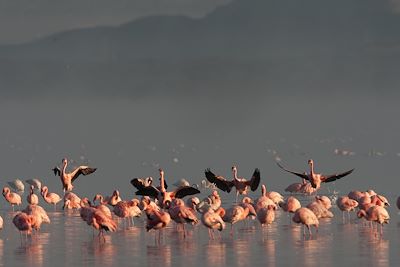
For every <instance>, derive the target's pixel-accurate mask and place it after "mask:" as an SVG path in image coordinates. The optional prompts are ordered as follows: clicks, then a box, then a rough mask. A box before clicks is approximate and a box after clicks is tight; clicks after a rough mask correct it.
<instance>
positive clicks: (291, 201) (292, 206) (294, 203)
mask: <svg viewBox="0 0 400 267" xmlns="http://www.w3.org/2000/svg"><path fill="white" fill-rule="evenodd" d="M279 206H280V207H281V208H282V209H283V210H284V211H286V212H289V213H295V212H296V210H298V209H300V208H301V204H300V201H299V200H298V199H297V198H295V197H293V196H290V197H288V198H287V199H286V201H285V202H281V203H279ZM257 214H258V211H257Z"/></svg>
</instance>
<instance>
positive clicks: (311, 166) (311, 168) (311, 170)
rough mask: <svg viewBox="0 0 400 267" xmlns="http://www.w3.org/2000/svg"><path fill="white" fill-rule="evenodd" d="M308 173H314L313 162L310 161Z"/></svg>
mask: <svg viewBox="0 0 400 267" xmlns="http://www.w3.org/2000/svg"><path fill="white" fill-rule="evenodd" d="M310 174H311V176H313V175H314V163H312V162H311V163H310Z"/></svg>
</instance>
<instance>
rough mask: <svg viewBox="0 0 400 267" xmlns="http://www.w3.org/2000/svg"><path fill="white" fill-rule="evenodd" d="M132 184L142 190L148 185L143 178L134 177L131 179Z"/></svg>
mask: <svg viewBox="0 0 400 267" xmlns="http://www.w3.org/2000/svg"><path fill="white" fill-rule="evenodd" d="M131 185H133V186H134V187H135V188H136V189H138V190H141V189H142V188H144V187H146V186H145V183H144V181H143V179H141V178H133V179H132V180H131Z"/></svg>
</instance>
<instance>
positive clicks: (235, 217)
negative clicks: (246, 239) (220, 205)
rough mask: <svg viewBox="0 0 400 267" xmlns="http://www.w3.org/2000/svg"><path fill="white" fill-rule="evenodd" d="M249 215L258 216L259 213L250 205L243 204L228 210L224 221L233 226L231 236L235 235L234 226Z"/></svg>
mask: <svg viewBox="0 0 400 267" xmlns="http://www.w3.org/2000/svg"><path fill="white" fill-rule="evenodd" d="M248 215H252V216H257V213H256V211H255V210H254V208H253V206H251V205H250V204H247V203H241V204H239V205H234V206H232V207H230V208H229V209H227V210H226V212H225V215H224V216H223V217H222V219H223V220H224V222H226V223H230V224H231V235H233V225H234V224H235V223H237V222H239V221H242V220H244V219H246V218H247V216H248Z"/></svg>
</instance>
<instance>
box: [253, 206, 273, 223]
mask: <svg viewBox="0 0 400 267" xmlns="http://www.w3.org/2000/svg"><path fill="white" fill-rule="evenodd" d="M275 210H276V206H275V205H268V206H267V207H263V208H260V209H258V210H257V219H258V221H259V222H260V223H261V225H262V226H264V225H269V224H272V223H273V222H274V221H275Z"/></svg>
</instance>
